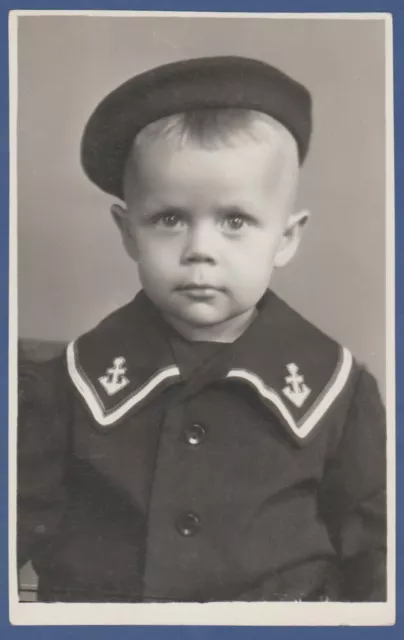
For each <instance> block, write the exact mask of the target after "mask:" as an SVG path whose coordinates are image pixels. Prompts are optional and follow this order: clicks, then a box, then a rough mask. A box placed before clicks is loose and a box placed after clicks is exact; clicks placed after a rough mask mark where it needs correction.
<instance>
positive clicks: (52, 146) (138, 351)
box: [10, 12, 394, 624]
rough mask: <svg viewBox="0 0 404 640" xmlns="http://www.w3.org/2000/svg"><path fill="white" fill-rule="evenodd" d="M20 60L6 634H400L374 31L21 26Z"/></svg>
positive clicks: (383, 83) (298, 18) (120, 18)
mask: <svg viewBox="0 0 404 640" xmlns="http://www.w3.org/2000/svg"><path fill="white" fill-rule="evenodd" d="M10 53H11V55H10V59H11V66H10V71H11V87H12V89H13V91H12V93H11V95H12V101H11V140H12V148H11V161H10V166H11V175H12V191H11V195H12V197H11V203H12V204H11V221H12V222H11V224H12V225H14V226H12V229H14V230H15V234H13V233H12V234H11V242H12V256H14V266H15V274H14V275H15V291H16V295H15V300H14V312H15V322H14V324H15V331H14V333H15V335H14V338H13V337H12V340H11V345H10V348H11V349H13V350H14V354H15V366H14V372H15V378H16V380H15V390H14V391H15V393H14V395H13V396H12V398H11V407H12V416H14V417H15V420H13V419H12V420H11V424H10V441H11V458H12V465H11V474H12V476H11V479H12V480H13V482H12V489H11V490H10V501H11V519H12V521H13V522H14V527H13V528H12V532H13V533H12V535H11V541H10V559H11V569H10V589H11V595H10V598H11V604H12V610H13V612H14V613H13V616H14V618H15V621H16V622H17V623H19V624H20V623H21V624H27V623H29V624H40V623H48V624H50V623H52V624H72V623H74V622H80V621H84V622H90V623H94V624H102V623H109V624H110V623H111V621H114V623H117V624H136V623H138V624H139V623H142V624H145V623H146V624H153V623H154V624H158V623H161V624H175V623H176V624H178V623H181V622H183V621H185V620H186V621H187V623H191V624H206V623H208V624H247V623H249V624H274V621H277V624H298V623H306V624H307V623H310V622H311V623H313V622H314V621H315V623H316V624H343V623H349V624H356V618H355V615H356V614H355V607H354V603H358V604H360V607H358V614H357V615H358V618H357V620H358V624H380V623H381V624H388V623H389V622H390V623H391V622H392V621H393V620H394V558H393V548H394V513H393V502H394V486H393V484H394V483H393V479H392V474H394V469H393V467H394V447H393V445H392V435H393V434H394V337H393V335H394V334H393V329H394V327H393V310H394V299H393V290H394V277H393V266H392V265H393V263H394V242H393V240H394V232H393V228H394V226H393V225H394V203H393V195H392V191H393V182H392V180H393V155H392V154H393V151H392V126H393V123H392V113H393V110H392V72H391V56H392V53H391V21H390V19H389V17H388V16H385V15H383V14H379V15H376V14H374V15H372V14H370V15H365V14H364V15H363V16H359V15H356V14H353V15H352V16H348V15H346V16H344V15H340V16H336V15H335V16H333V15H332V14H329V15H328V16H325V15H321V14H318V15H313V16H310V15H306V16H305V15H303V14H302V15H299V14H294V15H289V16H283V17H282V16H280V15H272V16H271V14H267V15H256V16H253V15H248V14H245V15H232V14H228V15H225V14H223V15H221V14H206V15H196V14H164V13H160V14H158V13H154V14H142V13H132V12H127V13H124V12H121V13H112V12H110V13H109V14H108V12H98V13H94V12H93V13H90V14H85V13H84V12H83V13H80V12H76V13H74V12H20V13H19V14H15V15H14V16H12V19H11V29H10ZM13 235H15V236H16V237H15V238H14V240H15V244H14V245H13ZM17 240H18V245H17ZM17 246H18V250H17ZM17 294H18V295H17ZM12 302H13V299H12ZM12 311H13V305H11V312H12ZM17 311H18V317H17ZM17 379H18V384H17ZM13 407H14V409H13ZM17 414H18V416H17ZM386 416H387V420H386ZM387 462H388V463H387ZM50 603H52V607H49V604H50ZM66 603H68V604H69V607H67V608H66V607H63V608H61V609H60V613H58V608H57V605H58V604H60V605H62V604H63V605H66ZM84 604H86V605H88V607H87V606H86V607H83V605H84ZM201 604H203V606H202V607H201ZM77 605H80V607H78V606H77ZM129 605H130V606H129ZM366 605H368V606H367V607H366ZM55 607H56V608H55ZM116 607H117V609H116V611H117V612H118V611H119V612H120V613H119V616H118V614H116V615H117V617H116V618H114V611H115V608H116ZM156 607H157V608H156ZM287 607H288V608H287ZM289 607H290V609H289ZM321 607H322V609H321ZM288 611H290V613H288ZM292 611H293V612H294V613H293V615H292V613H291V612H292ZM319 611H321V612H322V613H321V614H319ZM326 611H327V612H328V613H325V612H326ZM68 612H70V613H68ZM152 612H153V613H152ZM156 612H157V613H156ZM361 612H362V613H361ZM48 614H49V615H48ZM319 615H320V617H318V616H319ZM47 616H48V617H47ZM49 616H50V617H49ZM156 616H157V618H156ZM182 616H185V617H182ZM187 616H189V617H187ZM276 616H279V617H276ZM291 616H292V619H291ZM321 616H323V617H321ZM153 620H154V622H153ZM27 621H29V622H27ZM159 621H161V622H159Z"/></svg>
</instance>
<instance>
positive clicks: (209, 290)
mask: <svg viewBox="0 0 404 640" xmlns="http://www.w3.org/2000/svg"><path fill="white" fill-rule="evenodd" d="M176 291H180V292H182V293H184V294H185V295H187V296H189V297H190V298H194V299H207V298H212V297H213V296H215V295H217V293H221V292H223V291H224V289H223V287H216V286H213V285H211V284H206V283H198V284H197V283H194V282H190V283H187V284H183V285H179V286H178V287H176Z"/></svg>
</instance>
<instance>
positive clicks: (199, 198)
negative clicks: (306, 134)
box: [124, 136, 299, 209]
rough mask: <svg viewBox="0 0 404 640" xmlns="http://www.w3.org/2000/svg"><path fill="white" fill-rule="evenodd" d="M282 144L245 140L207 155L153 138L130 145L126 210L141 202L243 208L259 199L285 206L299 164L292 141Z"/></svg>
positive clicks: (154, 205) (194, 147) (151, 205)
mask: <svg viewBox="0 0 404 640" xmlns="http://www.w3.org/2000/svg"><path fill="white" fill-rule="evenodd" d="M287 142H288V143H289V144H286V143H287ZM286 143H285V141H280V144H279V145H278V146H275V148H273V147H271V146H270V145H268V144H265V143H262V144H257V143H256V142H254V141H253V142H251V141H250V142H245V143H244V144H238V145H234V146H228V145H223V144H222V145H221V146H218V147H216V148H215V149H213V150H212V149H206V148H203V147H201V146H197V145H189V144H185V145H179V144H176V143H175V140H174V139H167V138H158V139H157V140H153V141H152V142H151V143H150V144H145V145H142V147H141V148H140V149H139V148H138V147H137V146H136V145H135V147H134V149H133V151H132V153H131V154H130V156H129V159H128V161H127V163H126V167H125V174H124V196H125V197H124V199H125V201H126V203H127V204H128V205H129V206H135V208H136V207H137V206H139V203H140V202H141V203H142V206H141V208H142V207H145V206H146V209H147V208H151V209H155V208H159V207H168V206H173V207H181V206H184V207H185V208H188V206H191V208H193V207H194V206H196V208H198V206H202V207H205V206H206V207H207V208H212V207H213V208H222V207H231V206H234V207H237V206H239V207H240V208H241V209H243V208H247V209H248V208H249V206H250V204H251V203H254V202H255V203H258V202H259V201H262V200H263V199H265V201H266V202H268V199H273V198H276V199H277V201H278V199H279V198H281V200H282V201H283V200H285V201H286V200H287V201H289V200H291V199H293V197H294V193H295V189H296V187H297V182H298V174H299V164H298V158H297V150H296V144H295V142H294V140H293V138H292V137H291V136H290V137H289V138H286ZM285 144H286V146H285ZM139 199H140V200H139Z"/></svg>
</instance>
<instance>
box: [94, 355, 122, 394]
mask: <svg viewBox="0 0 404 640" xmlns="http://www.w3.org/2000/svg"><path fill="white" fill-rule="evenodd" d="M125 364H126V360H125V358H122V357H119V358H114V360H113V363H112V367H110V368H109V369H107V372H106V375H104V376H101V378H98V380H99V381H100V382H101V384H102V386H103V387H104V389H105V391H106V392H107V394H108V395H109V396H113V395H114V393H117V392H118V391H120V390H121V389H123V388H124V387H126V385H127V384H129V380H128V378H127V377H126V376H125V373H126V367H125V366H124V365H125Z"/></svg>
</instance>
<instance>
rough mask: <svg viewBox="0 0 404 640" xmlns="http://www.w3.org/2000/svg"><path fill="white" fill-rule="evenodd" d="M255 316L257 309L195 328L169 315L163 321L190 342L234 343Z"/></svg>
mask: <svg viewBox="0 0 404 640" xmlns="http://www.w3.org/2000/svg"><path fill="white" fill-rule="evenodd" d="M256 315H257V309H256V308H255V307H253V308H252V309H249V310H248V311H246V312H244V313H243V314H241V315H239V316H236V317H234V318H229V319H228V320H225V321H224V322H221V323H218V324H215V325H211V326H206V327H195V326H192V325H189V324H188V323H187V322H183V321H182V320H180V319H178V318H175V317H173V316H170V315H164V319H165V320H166V322H168V324H169V325H171V326H172V327H173V328H174V329H175V330H176V331H177V332H178V333H179V334H180V335H181V336H182V337H183V338H185V339H186V340H189V341H190V342H234V341H235V340H237V338H239V337H240V336H241V335H242V334H243V333H244V331H245V330H246V329H247V328H248V327H249V326H250V324H251V323H252V321H253V320H254V318H255V316H256Z"/></svg>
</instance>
